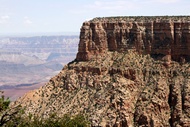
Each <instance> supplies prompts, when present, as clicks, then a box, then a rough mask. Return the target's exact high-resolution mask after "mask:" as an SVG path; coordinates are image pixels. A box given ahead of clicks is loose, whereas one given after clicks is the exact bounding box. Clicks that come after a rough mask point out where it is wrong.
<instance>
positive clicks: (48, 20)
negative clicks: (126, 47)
mask: <svg viewBox="0 0 190 127" xmlns="http://www.w3.org/2000/svg"><path fill="white" fill-rule="evenodd" d="M189 5H190V1H189V0H143V1H142V0H91V1H87V0H78V1H74V0H70V1H65V0H56V1H51V0H46V1H37V0H31V1H26V0H17V1H15V0H0V28H1V29H0V35H1V36H2V35H7V34H9V35H10V34H16V35H18V34H21V33H22V34H31V33H34V34H36V33H60V32H61V33H62V32H63V33H65V32H66V33H67V32H69V33H70V32H75V33H79V32H80V27H81V25H82V23H83V22H84V21H86V20H89V19H92V18H95V17H108V16H156V15H157V16H161V15H171V16H175V15H190V10H189V7H190V6H189Z"/></svg>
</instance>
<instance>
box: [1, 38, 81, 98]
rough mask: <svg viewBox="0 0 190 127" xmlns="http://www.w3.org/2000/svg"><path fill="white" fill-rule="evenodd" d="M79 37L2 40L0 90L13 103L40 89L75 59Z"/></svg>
mask: <svg viewBox="0 0 190 127" xmlns="http://www.w3.org/2000/svg"><path fill="white" fill-rule="evenodd" d="M78 38H79V37H78V36H74V35H58V36H31V37H30V36H28V37H24V36H18V37H0V71H1V73H0V89H1V90H3V91H4V93H5V96H6V97H9V98H10V99H11V100H15V99H17V98H18V97H19V96H21V95H23V94H24V93H25V92H26V91H28V90H32V89H36V88H39V87H40V86H42V85H44V84H45V82H47V81H48V80H49V79H50V78H51V77H52V76H54V75H56V74H57V73H58V72H59V70H61V69H62V68H63V66H64V65H65V64H67V63H68V62H69V61H71V60H72V59H74V58H75V55H76V53H77V47H78V40H79V39H78Z"/></svg>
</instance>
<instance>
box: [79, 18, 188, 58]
mask: <svg viewBox="0 0 190 127" xmlns="http://www.w3.org/2000/svg"><path fill="white" fill-rule="evenodd" d="M128 49H135V50H136V51H137V52H139V53H140V54H151V55H152V56H153V57H155V58H159V57H161V58H163V57H164V56H166V57H167V59H172V60H176V61H185V60H187V61H189V60H190V53H189V52H190V18H189V17H188V16H187V17H185V16H184V17H168V16H165V17H116V18H113V17H112V18H95V19H93V20H90V21H87V22H84V23H83V26H82V27H81V33H80V43H79V52H78V54H77V60H79V61H86V60H90V59H91V57H92V56H93V55H99V54H102V53H104V52H106V51H119V52H125V51H126V50H128Z"/></svg>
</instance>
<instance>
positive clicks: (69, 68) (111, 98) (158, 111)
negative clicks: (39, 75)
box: [15, 17, 190, 127]
mask: <svg viewBox="0 0 190 127" xmlns="http://www.w3.org/2000/svg"><path fill="white" fill-rule="evenodd" d="M125 18H126V17H125ZM125 18H124V19H125ZM128 18H129V17H128ZM128 18H126V19H127V21H128V20H129V19H128ZM142 18H147V17H141V19H142ZM164 18H166V17H163V18H162V20H164V21H165V19H164ZM108 19H109V20H108ZM110 19H112V18H100V19H93V20H91V21H89V22H85V23H84V24H83V26H82V29H81V35H80V43H79V52H78V55H77V58H76V60H75V61H73V62H71V63H69V64H68V65H66V66H65V67H64V68H63V70H61V72H60V73H59V74H58V75H57V76H55V77H53V78H52V79H51V80H50V81H49V82H48V83H47V84H46V85H45V86H43V87H41V88H40V89H38V90H35V91H33V92H31V93H28V94H26V95H25V96H23V97H22V98H20V99H19V100H17V101H16V102H15V104H18V103H20V104H21V105H22V106H23V107H25V108H26V109H27V110H26V112H27V113H32V114H35V115H38V116H42V117H48V115H49V114H51V113H53V112H55V113H57V114H58V115H60V116H61V115H64V114H71V115H75V114H78V113H82V114H85V115H87V118H88V119H89V121H90V122H91V124H92V126H95V127H96V126H102V127H139V126H141V127H148V126H150V127H189V126H190V96H189V95H190V80H189V79H190V64H189V63H188V62H183V64H181V63H179V62H177V61H178V60H179V59H180V57H183V60H188V52H186V51H188V50H189V49H188V42H189V40H188V37H189V34H188V29H186V28H188V27H187V24H189V22H188V20H187V19H188V17H181V18H179V17H177V18H176V17H173V19H172V21H173V22H174V19H178V20H180V21H181V22H179V23H180V24H185V25H184V26H186V27H180V29H178V30H179V31H181V29H182V28H184V29H185V30H184V29H183V30H182V31H183V32H182V34H180V35H181V36H182V35H183V37H181V38H186V41H184V42H183V39H181V38H180V39H179V37H176V35H175V32H174V33H173V34H172V33H171V29H172V30H174V27H171V26H172V25H171V23H172V22H170V23H168V21H169V20H167V21H166V23H164V21H162V22H161V21H160V24H162V25H161V26H160V24H159V23H158V24H159V27H158V26H157V27H156V29H157V32H155V31H153V30H155V26H156V25H152V26H154V27H153V28H152V26H151V25H150V27H146V28H145V30H144V29H143V27H142V30H143V31H146V29H147V30H150V29H152V32H153V34H151V33H150V35H149V36H148V35H146V34H148V33H146V32H145V33H144V34H143V33H141V32H137V28H141V27H139V26H145V25H142V24H146V22H144V23H141V22H140V21H138V19H139V18H137V19H136V20H137V21H138V22H136V23H135V22H133V21H132V22H131V23H127V22H125V23H124V24H131V26H133V27H132V28H135V29H133V30H132V29H127V28H128V27H127V25H122V23H121V24H120V25H119V21H120V18H114V20H113V22H115V23H113V22H112V25H110V24H109V23H108V21H110ZM132 19H133V18H132ZM155 19H158V17H156V18H155ZM104 20H105V22H107V25H106V23H103V21H104ZM107 20H108V21H107ZM183 20H184V21H183ZM95 21H96V22H97V23H94V22H95ZM146 21H147V22H148V23H149V20H146ZM151 22H152V21H151ZM154 22H158V21H157V20H155V21H154ZM154 22H152V24H154ZM98 24H99V25H98ZM135 24H136V25H135ZM139 24H141V25H139ZM109 25H110V26H109ZM111 26H113V28H115V27H116V26H118V27H119V28H120V26H125V27H126V29H112V27H111ZM92 28H93V29H92ZM105 28H106V29H105ZM107 28H110V29H107ZM164 28H165V29H164ZM109 30H110V31H111V32H108V31H109ZM113 30H114V31H113ZM127 30H129V31H128V32H127ZM175 30H177V29H175ZM122 31H125V32H122ZM134 31H135V32H134ZM131 32H132V33H133V34H131ZM108 33H110V36H109V37H108V35H109V34H108ZM128 33H130V34H128ZM137 33H138V34H137ZM157 34H158V35H157ZM134 36H135V37H134ZM146 36H148V37H146ZM128 37H129V38H128ZM149 37H150V38H149ZM141 38H142V40H141ZM148 38H149V40H150V43H148V42H149V41H147V40H148ZM172 38H173V41H172ZM177 38H178V39H179V40H181V41H175V40H177ZM122 39H123V40H124V41H121V40H122ZM143 39H144V40H143ZM108 40H109V41H108ZM166 40H167V41H166ZM129 42H130V43H129ZM167 42H168V43H167ZM175 42H176V43H175ZM147 43H148V44H149V45H148V44H147ZM166 43H167V44H168V45H166ZM143 44H144V46H143ZM145 44H147V45H145ZM156 44H159V45H158V47H156ZM185 45H186V46H185ZM142 47H143V48H142ZM174 49H176V51H175V50H174ZM182 49H183V50H182ZM152 57H153V58H152ZM155 57H156V58H157V59H158V57H161V59H162V60H155ZM181 59H182V58H181ZM173 60H176V61H173ZM168 62H169V66H166V64H168Z"/></svg>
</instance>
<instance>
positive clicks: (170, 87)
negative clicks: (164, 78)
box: [168, 84, 174, 127]
mask: <svg viewBox="0 0 190 127" xmlns="http://www.w3.org/2000/svg"><path fill="white" fill-rule="evenodd" d="M172 85H173V84H170V86H169V89H170V92H169V98H168V104H169V106H170V119H169V124H170V127H173V124H172V123H173V119H172V118H173V108H174V107H173V100H172V88H173V87H172Z"/></svg>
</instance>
